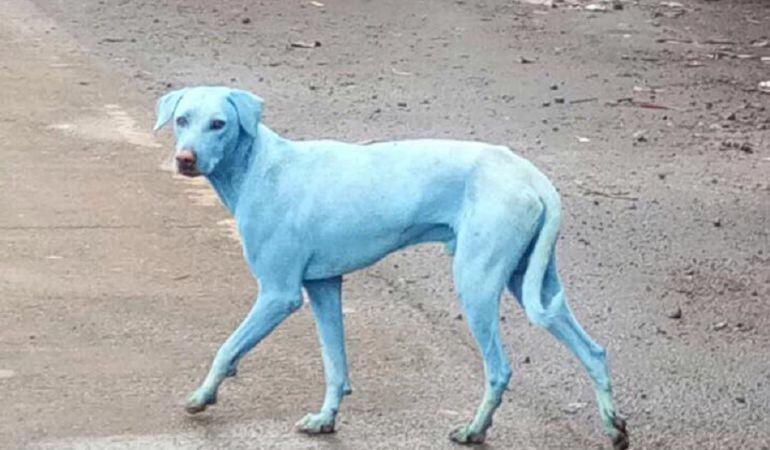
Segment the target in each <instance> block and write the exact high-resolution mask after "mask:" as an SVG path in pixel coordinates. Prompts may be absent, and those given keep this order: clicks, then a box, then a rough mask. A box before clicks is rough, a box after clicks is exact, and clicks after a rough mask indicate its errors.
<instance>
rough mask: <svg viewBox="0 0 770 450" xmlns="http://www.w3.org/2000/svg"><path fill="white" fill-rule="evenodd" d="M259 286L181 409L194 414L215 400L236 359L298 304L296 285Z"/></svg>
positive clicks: (299, 297) (265, 335) (300, 301)
mask: <svg viewBox="0 0 770 450" xmlns="http://www.w3.org/2000/svg"><path fill="white" fill-rule="evenodd" d="M260 287H261V291H260V293H259V298H257V301H256V302H255V303H254V306H252V308H251V311H249V314H248V315H247V316H246V318H245V319H244V320H243V322H241V324H240V325H239V326H238V328H237V329H236V330H235V331H234V332H233V333H232V334H231V335H230V337H228V338H227V340H226V341H225V343H224V344H223V345H222V346H221V347H220V348H219V351H218V352H217V355H216V357H215V358H214V362H213V363H212V364H211V369H210V370H209V373H208V375H206V379H205V380H203V383H202V384H201V385H200V387H198V389H196V390H195V391H194V392H193V393H192V394H190V396H189V397H187V402H186V403H185V410H186V411H187V412H188V413H190V414H195V413H198V412H201V411H203V410H204V409H206V407H207V406H208V405H213V404H215V403H216V402H217V389H218V388H219V385H220V384H221V383H222V381H223V380H224V379H225V378H226V377H227V376H228V375H229V374H231V373H232V371H233V368H234V367H235V366H236V365H237V363H238V361H239V360H240V359H241V358H242V357H243V356H244V355H245V354H246V353H247V352H248V351H249V350H251V349H252V348H254V346H255V345H257V344H258V343H259V342H260V341H262V339H264V338H265V337H267V335H268V334H270V332H271V331H273V329H274V328H275V327H276V326H278V325H279V324H280V323H281V322H283V320H284V319H285V318H286V317H288V316H289V315H290V314H291V313H292V312H294V311H296V310H297V309H299V308H300V307H301V306H302V296H301V295H300V288H299V287H297V288H296V289H288V288H280V289H275V288H271V287H267V286H266V287H262V286H260Z"/></svg>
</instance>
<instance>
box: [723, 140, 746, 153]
mask: <svg viewBox="0 0 770 450" xmlns="http://www.w3.org/2000/svg"><path fill="white" fill-rule="evenodd" d="M721 149H722V150H730V149H736V150H740V151H742V152H743V153H748V154H751V153H754V147H753V146H752V145H751V143H749V142H746V141H731V140H724V141H722V147H721Z"/></svg>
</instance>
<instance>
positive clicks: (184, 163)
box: [155, 86, 262, 177]
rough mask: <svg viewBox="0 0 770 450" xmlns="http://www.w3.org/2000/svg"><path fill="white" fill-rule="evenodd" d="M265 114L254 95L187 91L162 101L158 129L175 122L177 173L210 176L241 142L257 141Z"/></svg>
mask: <svg viewBox="0 0 770 450" xmlns="http://www.w3.org/2000/svg"><path fill="white" fill-rule="evenodd" d="M261 114H262V100H261V99H260V98H259V97H257V96H256V95H254V94H252V93H250V92H246V91H242V90H238V89H230V88H226V87H210V86H201V87H193V88H185V89H179V90H176V91H172V92H169V93H168V94H166V95H164V96H163V97H161V98H160V99H159V100H158V105H157V115H158V120H157V122H156V123H155V130H159V129H161V128H163V126H164V125H165V124H166V123H168V121H169V120H172V119H173V124H174V136H175V137H176V153H175V159H176V164H177V170H178V171H179V173H181V174H182V175H186V176H189V177H194V176H198V175H210V174H212V173H213V172H214V171H215V170H216V168H217V165H218V164H219V163H220V162H221V161H222V160H223V159H226V158H227V156H228V153H230V152H234V151H235V150H236V149H237V148H238V144H239V142H242V140H243V139H254V138H256V136H257V130H258V126H259V119H260V116H261Z"/></svg>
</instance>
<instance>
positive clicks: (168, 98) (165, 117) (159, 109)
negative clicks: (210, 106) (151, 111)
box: [153, 88, 187, 131]
mask: <svg viewBox="0 0 770 450" xmlns="http://www.w3.org/2000/svg"><path fill="white" fill-rule="evenodd" d="M185 92H187V88H184V89H178V90H176V91H171V92H169V93H168V94H166V95H164V96H163V97H161V98H159V99H158V104H157V105H156V107H155V114H156V115H157V117H158V118H157V121H156V122H155V128H153V130H154V131H158V130H160V129H161V128H163V126H164V125H165V124H166V123H167V122H168V121H169V120H170V119H171V117H172V116H173V115H174V111H175V110H176V105H178V104H179V100H182V97H183V96H184V94H185Z"/></svg>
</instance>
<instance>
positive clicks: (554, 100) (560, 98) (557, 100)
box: [553, 97, 564, 104]
mask: <svg viewBox="0 0 770 450" xmlns="http://www.w3.org/2000/svg"><path fill="white" fill-rule="evenodd" d="M553 102H554V103H558V104H563V103H564V97H556V98H555V99H553Z"/></svg>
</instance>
